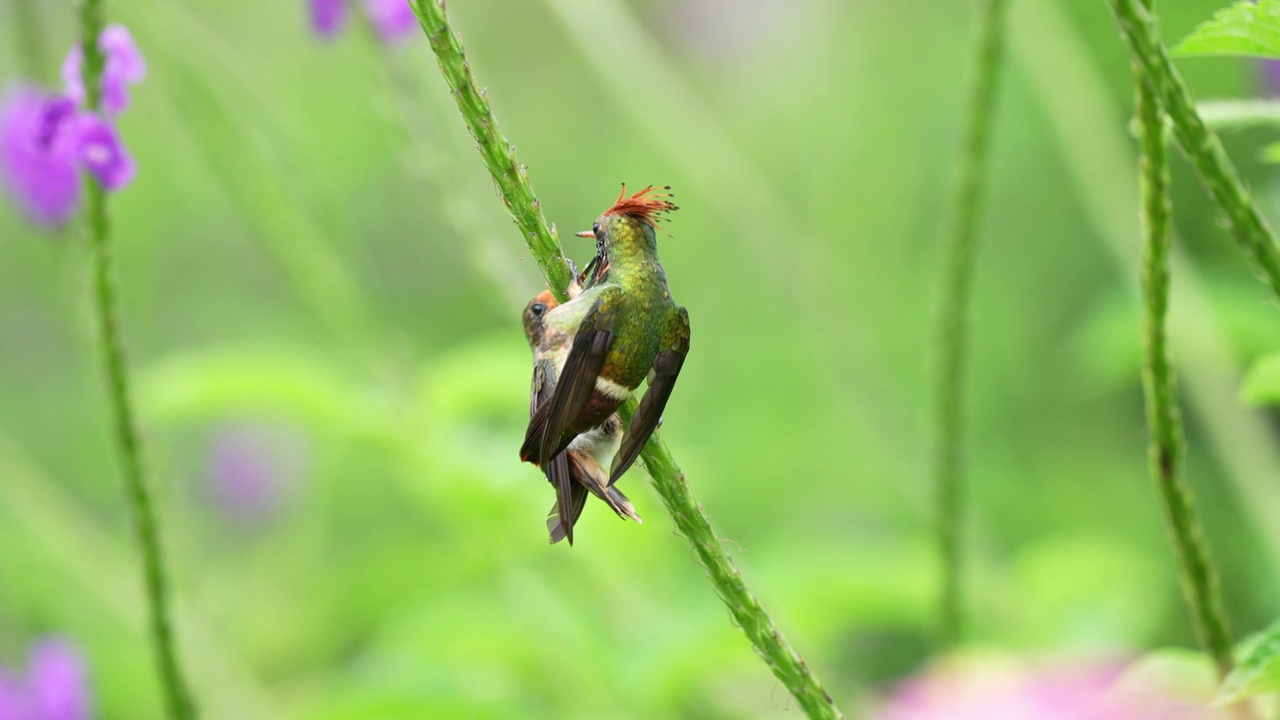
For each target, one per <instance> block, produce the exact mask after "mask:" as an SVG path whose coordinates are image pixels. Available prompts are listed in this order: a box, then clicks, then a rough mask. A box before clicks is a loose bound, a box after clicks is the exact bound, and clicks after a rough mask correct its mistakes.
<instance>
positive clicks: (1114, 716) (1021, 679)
mask: <svg viewBox="0 0 1280 720" xmlns="http://www.w3.org/2000/svg"><path fill="white" fill-rule="evenodd" d="M1124 669H1125V668H1124V667H1123V666H1122V665H1119V664H1117V663H1114V662H1104V663H1074V664H1062V663H1059V664H1054V665H1044V664H1036V663H1034V662H1028V661H1026V660H1017V661H1014V662H1012V663H996V662H986V663H977V662H955V661H953V662H952V663H950V664H947V665H944V666H941V667H935V668H933V669H931V670H930V671H929V672H927V673H926V674H924V675H922V676H918V677H915V678H912V679H910V680H908V681H906V682H904V683H903V684H901V685H899V686H898V687H897V688H896V689H895V690H894V691H893V693H892V695H891V696H890V698H889V700H888V702H887V703H885V705H884V706H883V707H881V708H880V711H879V712H878V713H876V714H874V715H873V716H872V717H873V718H874V719H875V720H996V719H999V720H1212V719H1213V718H1216V717H1218V716H1217V715H1216V714H1215V713H1214V712H1213V711H1212V710H1210V709H1209V708H1208V707H1207V706H1206V705H1205V704H1203V703H1199V702H1195V701H1193V700H1190V699H1187V698H1180V697H1177V696H1176V695H1175V693H1174V692H1170V691H1168V689H1166V688H1158V689H1157V688H1141V689H1135V688H1133V687H1129V686H1127V685H1126V684H1125V683H1123V682H1117V681H1118V680H1119V678H1120V675H1121V673H1122V671H1123V670H1124Z"/></svg>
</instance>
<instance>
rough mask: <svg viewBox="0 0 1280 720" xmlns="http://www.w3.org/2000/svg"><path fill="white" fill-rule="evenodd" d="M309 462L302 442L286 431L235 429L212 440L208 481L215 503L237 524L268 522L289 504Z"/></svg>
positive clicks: (275, 428) (252, 427)
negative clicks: (255, 521) (209, 481)
mask: <svg viewBox="0 0 1280 720" xmlns="http://www.w3.org/2000/svg"><path fill="white" fill-rule="evenodd" d="M306 460H307V448H306V442H305V438H303V437H302V436H301V435H300V434H299V433H298V432H297V431H296V430H294V429H293V428H289V427H281V426H269V425H234V426H228V427H225V428H222V429H220V430H218V431H217V432H216V433H215V434H214V437H213V440H212V443H211V448H210V458H209V469H210V480H211V485H212V490H213V494H214V499H215V501H216V502H217V503H218V505H220V506H221V507H222V508H223V510H224V511H225V512H226V513H227V514H228V515H230V516H232V517H235V518H238V519H241V520H261V519H264V518H267V517H270V516H272V515H274V514H276V513H277V512H279V510H280V509H281V508H282V507H283V506H284V505H285V504H286V503H287V502H288V500H289V499H290V498H291V496H292V495H293V494H294V491H295V489H296V486H297V481H298V479H299V477H300V476H301V475H302V473H303V471H304V469H305V467H306Z"/></svg>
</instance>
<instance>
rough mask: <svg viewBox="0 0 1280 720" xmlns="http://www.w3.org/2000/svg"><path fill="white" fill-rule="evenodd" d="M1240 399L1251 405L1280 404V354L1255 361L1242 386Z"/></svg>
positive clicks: (1265, 356)
mask: <svg viewBox="0 0 1280 720" xmlns="http://www.w3.org/2000/svg"><path fill="white" fill-rule="evenodd" d="M1240 398H1241V399H1242V400H1244V402H1245V403H1247V404H1249V405H1277V404H1280V352H1276V353H1271V354H1270V355H1264V356H1262V357H1261V358H1259V359H1257V360H1255V361H1254V363H1253V365H1252V366H1251V367H1250V368H1249V372H1247V373H1245V376H1244V383H1243V384H1241V386H1240Z"/></svg>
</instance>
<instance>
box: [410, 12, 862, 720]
mask: <svg viewBox="0 0 1280 720" xmlns="http://www.w3.org/2000/svg"><path fill="white" fill-rule="evenodd" d="M411 5H412V6H413V8H414V11H415V12H416V13H417V15H418V20H419V22H421V24H422V27H423V30H424V31H425V32H426V34H427V38H428V40H429V41H430V43H431V48H432V50H433V51H434V52H435V54H436V58H437V59H438V60H439V62H440V69H441V72H442V73H443V74H444V77H445V80H446V82H447V83H448V84H449V87H450V89H451V90H452V92H453V96H454V99H455V100H456V101H457V103H458V109H459V110H460V111H461V112H462V115H463V118H464V120H465V121H466V124H467V127H468V128H469V129H470V130H471V133H472V135H473V136H474V137H475V138H476V142H477V143H478V145H479V149H480V154H481V157H482V158H483V159H484V162H485V166H486V167H488V169H489V172H490V174H492V175H493V177H494V181H495V182H496V183H497V185H498V188H499V189H500V190H501V192H502V194H503V200H504V201H505V203H506V205H507V208H508V210H510V211H511V214H512V215H513V216H514V217H515V219H516V224H517V225H519V226H520V229H521V231H522V232H523V233H524V236H525V240H526V242H527V244H528V246H529V249H530V251H531V252H532V254H533V255H534V257H535V258H536V259H537V261H538V264H539V265H540V266H541V267H542V268H543V271H544V274H545V275H546V277H547V282H548V283H549V284H550V286H551V289H552V290H553V291H554V292H556V293H557V294H558V295H560V296H561V297H566V296H567V293H566V288H567V286H568V282H569V279H570V272H569V267H568V263H567V262H566V261H565V260H564V256H563V254H562V253H561V250H560V245H559V241H558V240H557V239H556V236H555V234H554V232H553V231H552V230H551V229H550V228H549V227H547V225H546V220H545V219H544V218H543V217H542V211H541V209H540V208H539V207H538V205H537V201H536V200H535V199H534V194H533V191H532V188H531V187H530V186H529V179H528V176H527V175H526V174H525V173H524V169H523V166H521V165H520V164H519V163H518V162H516V159H515V153H514V151H513V150H512V149H511V146H510V144H509V143H508V142H507V141H506V139H505V138H504V137H503V136H502V134H501V133H500V131H499V130H498V126H497V122H496V120H495V119H494V117H493V112H492V111H491V110H490V109H489V104H488V101H487V100H486V99H485V97H484V94H483V93H482V92H480V91H478V90H477V89H476V85H475V79H474V78H473V77H472V74H471V71H470V68H469V66H468V65H467V61H466V58H465V56H464V54H463V50H462V42H461V40H459V38H458V37H457V35H456V34H454V32H453V30H452V29H451V28H450V26H449V23H448V20H447V19H446V17H445V12H444V7H443V6H442V5H441V4H439V3H438V2H437V1H436V0H411ZM634 409H635V403H634V401H633V402H631V403H628V404H627V405H626V406H625V407H624V414H625V415H626V416H627V418H628V419H629V418H630V413H631V412H632V411H634ZM641 458H642V460H643V461H644V464H645V468H646V469H647V470H648V472H649V476H650V477H651V478H652V479H653V483H654V487H655V488H656V489H657V490H658V493H659V495H661V497H662V501H663V503H664V504H665V505H666V506H667V510H668V511H669V512H670V513H671V516H672V518H673V520H674V521H675V523H676V527H677V528H679V530H680V532H681V533H682V534H683V535H684V536H685V538H686V539H687V540H688V542H689V543H690V544H691V545H692V546H693V548H694V551H695V552H696V553H697V555H698V558H699V561H700V562H701V563H702V565H703V567H704V568H705V569H706V571H707V575H708V577H709V578H710V580H711V583H712V585H713V586H714V587H715V589H716V591H717V593H719V595H720V597H721V599H722V600H723V601H724V603H725V605H727V606H728V608H729V611H730V613H731V614H732V615H733V618H734V620H735V622H737V624H738V626H739V627H741V628H742V629H743V632H745V633H746V634H747V637H748V638H749V639H750V640H751V643H752V644H753V645H754V646H755V649H756V652H757V653H759V655H760V656H761V657H762V658H763V659H764V660H765V662H766V663H767V664H768V665H769V667H770V669H771V670H772V671H773V674H774V676H776V677H777V678H778V679H779V680H780V681H781V682H782V683H783V684H784V685H785V686H786V687H787V689H788V690H789V691H790V692H791V694H792V695H793V696H794V697H795V698H796V700H797V702H799V704H800V706H801V707H803V708H804V710H805V712H806V714H807V715H808V716H809V717H811V718H840V717H843V715H842V714H841V713H840V711H839V709H837V708H836V706H835V703H834V701H833V700H832V698H831V695H830V694H829V693H827V691H826V690H825V689H823V687H822V684H821V682H820V681H819V680H818V678H817V676H816V675H815V674H814V673H813V672H812V671H811V670H810V669H809V667H808V666H807V665H806V664H805V662H804V660H802V659H801V658H800V655H799V654H798V653H797V652H796V651H795V650H794V649H793V648H792V647H791V645H790V643H788V642H787V640H786V638H785V637H783V635H782V633H781V631H780V630H778V627H777V625H776V623H774V621H773V618H772V617H770V615H769V613H768V611H766V610H765V609H764V606H763V605H761V603H760V601H759V599H758V598H757V597H756V596H755V595H754V594H753V593H752V592H751V590H750V589H749V588H748V587H747V585H746V583H745V581H744V580H743V579H742V575H741V573H739V572H738V570H737V568H736V567H734V565H733V561H732V560H731V559H730V557H729V554H728V553H727V552H726V551H725V549H724V545H723V543H722V542H721V541H720V539H719V538H718V537H717V536H716V534H715V531H714V530H713V529H712V527H711V521H710V519H709V518H708V517H707V514H706V512H705V511H704V510H703V509H702V507H701V505H699V504H698V501H697V498H695V497H694V495H693V491H692V490H691V489H690V488H689V485H688V483H687V481H686V480H685V477H684V473H682V472H681V471H680V468H679V467H678V466H677V465H676V463H675V461H674V460H673V459H672V457H671V453H670V452H669V451H668V450H667V448H666V446H665V445H664V444H663V442H662V440H661V438H660V437H659V436H658V435H657V434H655V435H654V437H653V438H651V439H650V440H649V443H648V444H647V445H645V449H644V451H643V452H642V453H641Z"/></svg>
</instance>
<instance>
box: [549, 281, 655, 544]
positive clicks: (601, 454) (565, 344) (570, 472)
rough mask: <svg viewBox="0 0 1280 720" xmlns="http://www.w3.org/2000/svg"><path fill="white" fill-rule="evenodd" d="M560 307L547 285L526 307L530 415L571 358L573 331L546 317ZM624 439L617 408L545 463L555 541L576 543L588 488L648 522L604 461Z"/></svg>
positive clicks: (573, 289) (571, 290)
mask: <svg viewBox="0 0 1280 720" xmlns="http://www.w3.org/2000/svg"><path fill="white" fill-rule="evenodd" d="M585 276H586V274H584V277H585ZM578 291H579V288H578V286H577V284H576V283H575V284H574V285H572V286H571V287H570V288H569V293H570V295H576V294H577V293H578ZM556 307H557V302H556V299H555V297H554V296H553V295H552V294H551V293H550V291H546V290H544V291H543V292H541V293H539V294H538V295H537V296H536V297H534V298H533V300H530V301H529V304H528V305H527V306H526V307H525V309H524V334H525V337H526V338H527V339H528V340H529V348H530V349H532V350H533V386H532V391H531V392H530V396H529V414H530V416H532V415H534V414H535V413H536V412H537V410H538V407H539V406H540V405H542V404H543V403H544V402H546V401H547V400H549V399H550V398H551V396H552V393H553V392H554V390H555V387H556V378H557V376H558V375H559V374H560V369H561V367H563V365H564V363H565V360H566V359H567V358H568V357H569V335H568V334H567V333H564V332H562V331H557V330H552V329H550V328H548V327H547V326H546V325H545V323H544V322H543V318H544V317H545V316H546V314H547V313H548V312H550V311H551V310H553V309H555V308H556ZM621 439H622V421H621V420H620V419H619V418H618V416H617V414H616V413H615V414H613V415H610V416H609V417H608V418H607V419H606V420H605V421H604V422H603V423H601V425H600V427H598V428H595V429H593V430H590V431H588V432H585V433H583V434H581V435H579V436H578V437H576V438H574V440H573V442H572V443H570V444H569V447H568V449H566V450H565V451H564V452H562V453H560V455H559V456H557V457H556V458H555V460H553V461H552V462H550V463H548V464H546V465H543V466H542V470H543V472H544V473H545V474H546V476H547V481H548V482H550V483H551V486H552V487H553V488H555V491H556V504H555V505H553V506H552V507H551V512H550V513H549V515H548V517H547V530H548V531H550V533H551V542H552V543H557V542H560V541H561V540H563V539H564V538H566V537H567V538H569V544H570V545H572V544H573V526H574V524H575V523H577V522H578V518H579V517H580V516H581V515H582V510H583V507H584V505H585V504H586V500H587V493H588V492H591V493H592V494H594V495H595V496H596V497H598V498H600V499H601V500H603V501H604V502H606V503H608V504H609V507H610V508H612V509H613V511H614V512H616V513H617V514H618V516H619V517H623V518H628V517H629V518H631V519H633V520H635V521H636V522H638V523H643V522H644V521H643V520H641V519H640V516H639V515H637V514H636V511H635V507H633V506H632V504H631V501H630V500H628V499H627V496H626V495H623V494H622V491H621V490H619V489H618V488H616V487H612V486H611V485H610V484H609V475H608V473H607V472H605V469H604V465H605V463H607V462H608V461H609V460H610V459H611V458H612V457H613V456H614V454H616V453H617V452H618V444H619V442H620V441H621Z"/></svg>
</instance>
